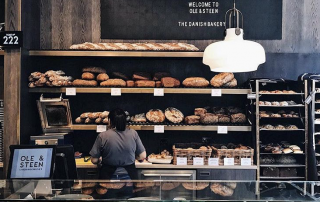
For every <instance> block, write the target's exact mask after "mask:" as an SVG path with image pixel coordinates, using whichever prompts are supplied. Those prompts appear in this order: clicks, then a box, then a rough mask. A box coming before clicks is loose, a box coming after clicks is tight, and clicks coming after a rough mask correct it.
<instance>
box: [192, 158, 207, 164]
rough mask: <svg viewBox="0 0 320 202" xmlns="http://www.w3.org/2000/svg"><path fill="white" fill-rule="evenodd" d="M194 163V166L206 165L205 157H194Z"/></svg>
mask: <svg viewBox="0 0 320 202" xmlns="http://www.w3.org/2000/svg"><path fill="white" fill-rule="evenodd" d="M193 165H194V166H203V165H204V161H203V158H198V157H196V158H193Z"/></svg>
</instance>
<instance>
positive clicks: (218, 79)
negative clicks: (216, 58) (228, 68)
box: [210, 73, 234, 87]
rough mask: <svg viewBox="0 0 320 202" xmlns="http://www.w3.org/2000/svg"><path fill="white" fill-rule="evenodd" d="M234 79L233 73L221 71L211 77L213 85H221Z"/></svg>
mask: <svg viewBox="0 0 320 202" xmlns="http://www.w3.org/2000/svg"><path fill="white" fill-rule="evenodd" d="M233 79H234V75H233V73H220V74H217V75H215V76H214V77H213V78H212V79H211V81H210V84H211V85H212V86H213V87H221V86H223V85H224V84H227V83H229V82H231V81H232V80H233Z"/></svg>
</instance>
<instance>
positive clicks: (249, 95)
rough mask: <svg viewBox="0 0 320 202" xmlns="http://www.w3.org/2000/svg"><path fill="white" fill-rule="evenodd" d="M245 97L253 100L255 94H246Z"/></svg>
mask: <svg viewBox="0 0 320 202" xmlns="http://www.w3.org/2000/svg"><path fill="white" fill-rule="evenodd" d="M247 99H249V100H254V99H256V94H248V95H247Z"/></svg>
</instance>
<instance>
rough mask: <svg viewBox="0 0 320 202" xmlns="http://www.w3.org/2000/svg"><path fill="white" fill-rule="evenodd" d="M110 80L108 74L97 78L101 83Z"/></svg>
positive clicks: (102, 74)
mask: <svg viewBox="0 0 320 202" xmlns="http://www.w3.org/2000/svg"><path fill="white" fill-rule="evenodd" d="M108 79H109V75H108V74H106V73H101V74H99V75H98V76H97V81H100V82H102V81H106V80H108Z"/></svg>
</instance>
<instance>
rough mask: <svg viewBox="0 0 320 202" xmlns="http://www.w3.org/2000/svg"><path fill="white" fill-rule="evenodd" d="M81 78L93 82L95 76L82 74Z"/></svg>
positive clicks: (87, 73)
mask: <svg viewBox="0 0 320 202" xmlns="http://www.w3.org/2000/svg"><path fill="white" fill-rule="evenodd" d="M81 78H82V79H84V80H94V79H95V78H96V76H95V75H94V74H92V73H90V72H84V73H82V75H81Z"/></svg>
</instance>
